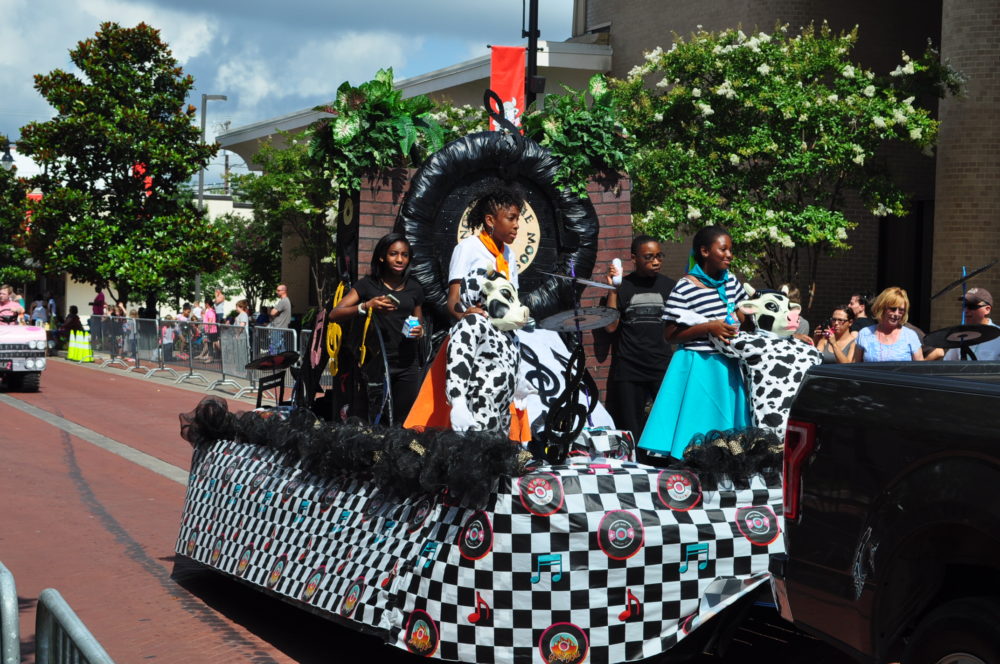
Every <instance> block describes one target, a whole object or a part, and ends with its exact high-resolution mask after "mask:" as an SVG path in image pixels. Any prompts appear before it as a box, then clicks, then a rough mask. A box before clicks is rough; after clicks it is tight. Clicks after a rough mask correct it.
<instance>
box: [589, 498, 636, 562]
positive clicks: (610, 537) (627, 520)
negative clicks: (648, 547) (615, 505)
mask: <svg viewBox="0 0 1000 664" xmlns="http://www.w3.org/2000/svg"><path fill="white" fill-rule="evenodd" d="M597 543H598V545H599V546H600V547H601V551H603V552H604V553H605V554H606V555H607V556H608V558H611V559H612V560H625V559H627V558H631V557H632V556H634V555H635V554H636V553H638V551H639V549H641V548H642V543H643V530H642V521H640V520H639V518H638V517H636V515H634V514H632V513H631V512H626V511H625V510H615V511H614V512H608V513H607V514H605V515H604V518H603V519H601V523H600V525H599V526H598V527H597Z"/></svg>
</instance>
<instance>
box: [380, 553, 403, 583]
mask: <svg viewBox="0 0 1000 664" xmlns="http://www.w3.org/2000/svg"><path fill="white" fill-rule="evenodd" d="M397 574H399V561H398V560H397V561H396V564H395V565H393V566H392V571H391V572H389V575H388V576H387V577H385V578H384V579H382V583H381V586H382V589H383V590H388V589H389V586H391V585H392V582H393V580H395V578H396V575H397Z"/></svg>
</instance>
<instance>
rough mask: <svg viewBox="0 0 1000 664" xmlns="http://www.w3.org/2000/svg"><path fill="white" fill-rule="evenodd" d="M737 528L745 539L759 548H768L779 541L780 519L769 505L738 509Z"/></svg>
mask: <svg viewBox="0 0 1000 664" xmlns="http://www.w3.org/2000/svg"><path fill="white" fill-rule="evenodd" d="M736 527H737V528H738V529H739V531H740V533H742V534H743V537H746V538H747V539H748V540H750V542H751V543H753V544H756V545H758V546H767V545H768V544H770V543H771V542H773V541H774V540H776V539H778V533H779V532H781V531H780V530H779V528H778V517H776V516H775V515H774V512H773V511H772V510H771V508H770V507H768V506H767V505H755V506H751V507H738V508H737V509H736Z"/></svg>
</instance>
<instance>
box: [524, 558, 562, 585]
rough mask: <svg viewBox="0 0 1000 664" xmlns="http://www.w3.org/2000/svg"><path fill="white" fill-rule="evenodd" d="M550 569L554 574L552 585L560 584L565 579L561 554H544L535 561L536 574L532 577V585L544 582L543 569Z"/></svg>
mask: <svg viewBox="0 0 1000 664" xmlns="http://www.w3.org/2000/svg"><path fill="white" fill-rule="evenodd" d="M543 567H545V568H548V570H549V572H550V573H551V574H552V583H559V582H560V581H562V578H563V561H562V554H561V553H544V554H541V555H539V556H538V557H537V558H536V559H535V573H534V575H533V576H532V577H531V582H532V583H538V582H539V581H541V580H542V568H543Z"/></svg>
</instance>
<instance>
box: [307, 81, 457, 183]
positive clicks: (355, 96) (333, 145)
mask: <svg viewBox="0 0 1000 664" xmlns="http://www.w3.org/2000/svg"><path fill="white" fill-rule="evenodd" d="M316 110H320V111H327V112H329V113H333V114H335V117H333V118H330V119H328V120H321V121H319V122H318V123H316V124H315V125H314V126H313V127H311V128H310V130H309V131H310V137H311V141H310V147H309V156H310V158H312V159H314V160H315V161H316V163H317V164H319V165H320V167H321V168H322V169H323V170H324V173H323V174H324V176H325V177H326V178H327V179H328V180H332V181H333V182H334V186H335V187H336V188H337V189H338V190H339V191H340V192H343V193H345V194H346V193H350V192H354V191H359V190H360V189H361V181H362V178H364V177H365V176H367V175H374V174H376V173H379V172H382V171H385V170H387V169H390V168H398V167H406V166H412V165H416V164H419V163H420V162H421V161H422V160H423V158H424V157H425V156H426V155H427V154H428V152H433V151H435V150H438V149H439V148H440V147H441V146H442V145H444V139H445V132H444V130H443V129H442V128H441V125H439V124H438V122H437V121H436V120H435V119H434V117H433V115H432V111H433V110H434V102H432V101H431V100H430V99H429V98H428V97H426V96H424V95H417V96H415V97H409V98H405V99H404V98H403V93H402V92H400V91H399V90H397V89H396V88H395V87H394V86H393V79H392V69H380V70H379V72H378V73H377V74H375V78H374V79H372V80H370V81H366V82H364V83H362V84H361V85H359V86H356V87H355V86H353V85H351V84H350V83H349V82H347V81H345V82H344V83H342V84H341V85H340V87H339V88H338V89H337V98H336V100H335V101H334V102H333V103H332V104H330V105H328V106H317V107H316ZM337 198H338V200H339V196H338V197H337Z"/></svg>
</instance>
